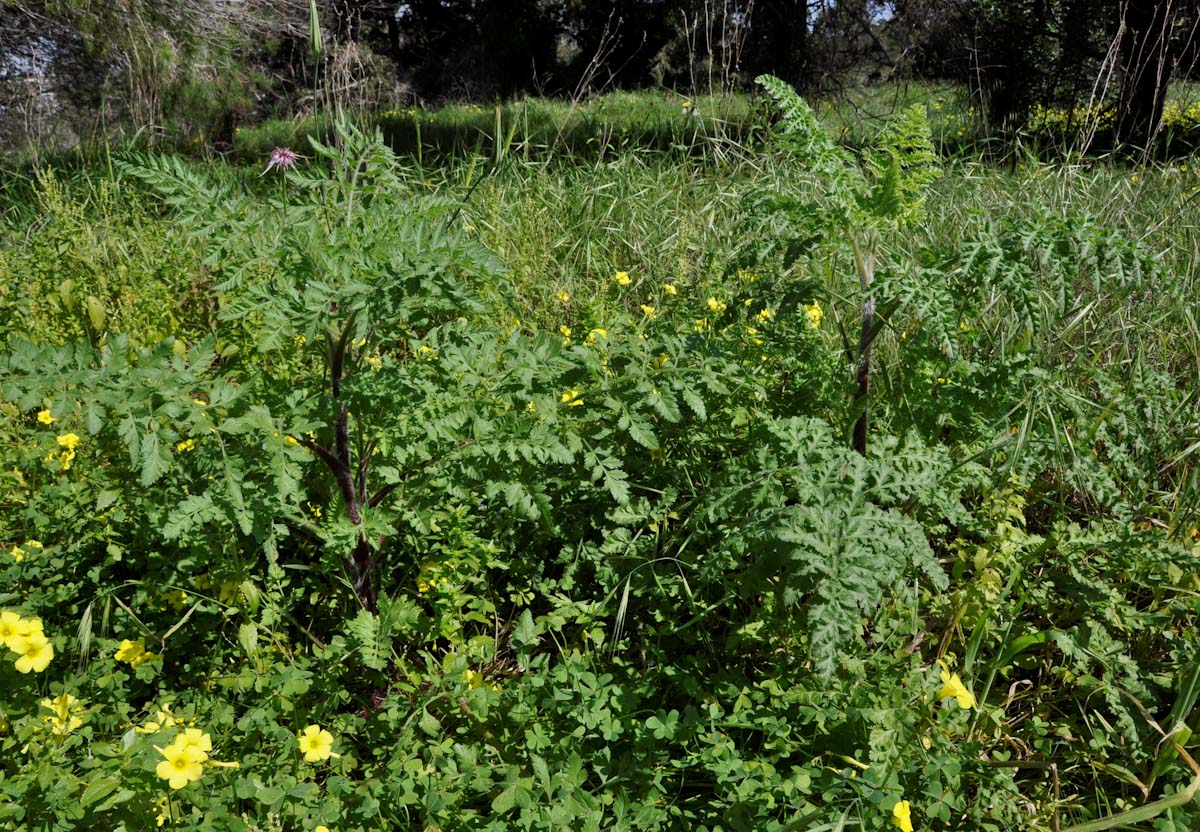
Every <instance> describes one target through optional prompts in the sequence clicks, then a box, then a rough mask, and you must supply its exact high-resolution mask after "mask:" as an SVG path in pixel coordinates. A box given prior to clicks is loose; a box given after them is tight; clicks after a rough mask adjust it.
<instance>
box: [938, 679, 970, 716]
mask: <svg viewBox="0 0 1200 832" xmlns="http://www.w3.org/2000/svg"><path fill="white" fill-rule="evenodd" d="M937 698H938V699H939V700H941V699H955V700H957V702H958V707H960V708H962V709H963V710H964V711H969V710H970V709H971V708H974V707H975V694H973V693H971V691H969V690H967V686H966V685H964V684H963V683H962V679H960V678H958V674H957V673H953V674H952V673H951V672H950V671H949V670H943V671H942V687H941V689H940V690H938V693H937Z"/></svg>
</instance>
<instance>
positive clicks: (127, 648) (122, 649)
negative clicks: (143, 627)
mask: <svg viewBox="0 0 1200 832" xmlns="http://www.w3.org/2000/svg"><path fill="white" fill-rule="evenodd" d="M113 658H114V659H116V660H117V661H119V662H125V663H126V664H128V665H129V666H130V667H138V666H140V665H143V664H145V663H146V662H153V661H157V660H158V659H161V658H162V656H160V655H158V654H157V653H148V652H146V639H144V638H139V639H138V640H137V641H130V640H129V639H123V640H122V641H121V644H120V645H119V646H118V647H117V652H116V653H115V654H113Z"/></svg>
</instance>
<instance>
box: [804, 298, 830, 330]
mask: <svg viewBox="0 0 1200 832" xmlns="http://www.w3.org/2000/svg"><path fill="white" fill-rule="evenodd" d="M804 311H805V312H806V313H807V314H808V325H809V326H811V327H812V328H813V329H816V328H817V327H819V326H820V325H821V319H822V318H824V317H825V312H824V310H822V309H821V302H820V301H816V300H814V301H813V302H812V303H808V304H805V305H804Z"/></svg>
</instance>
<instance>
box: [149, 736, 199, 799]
mask: <svg viewBox="0 0 1200 832" xmlns="http://www.w3.org/2000/svg"><path fill="white" fill-rule="evenodd" d="M154 748H155V749H156V750H157V751H158V753H159V754H161V755H163V760H162V761H161V762H160V763H159V764H158V765H157V766H156V767H155V769H154V771H155V773H156V774H158V776H159V777H161V778H162V779H163V780H166V781H167V784H168V785H169V786H170V787H171V788H172V789H182V788H183V787H184V786H186V785H187V784H188V783H192V782H194V781H196V780H199V779H200V778H201V777H203V776H204V766H203V763H204V761H205V760H206V759H208V755H207V754H205V753H204V752H203V751H200V750H199V749H196V748H193V747H192V746H190V745H184V744H182V743H180V742H179V741H178V740H177V741H175V742H173V743H171V744H170V745H168V746H167V747H166V748H159V747H158V746H157V745H156V746H154Z"/></svg>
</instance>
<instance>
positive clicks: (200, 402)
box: [192, 399, 208, 407]
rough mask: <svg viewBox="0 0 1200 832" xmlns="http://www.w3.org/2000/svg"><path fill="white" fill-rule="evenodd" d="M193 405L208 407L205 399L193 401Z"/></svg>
mask: <svg viewBox="0 0 1200 832" xmlns="http://www.w3.org/2000/svg"><path fill="white" fill-rule="evenodd" d="M192 404H194V405H196V407H208V402H206V401H204V399H192Z"/></svg>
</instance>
